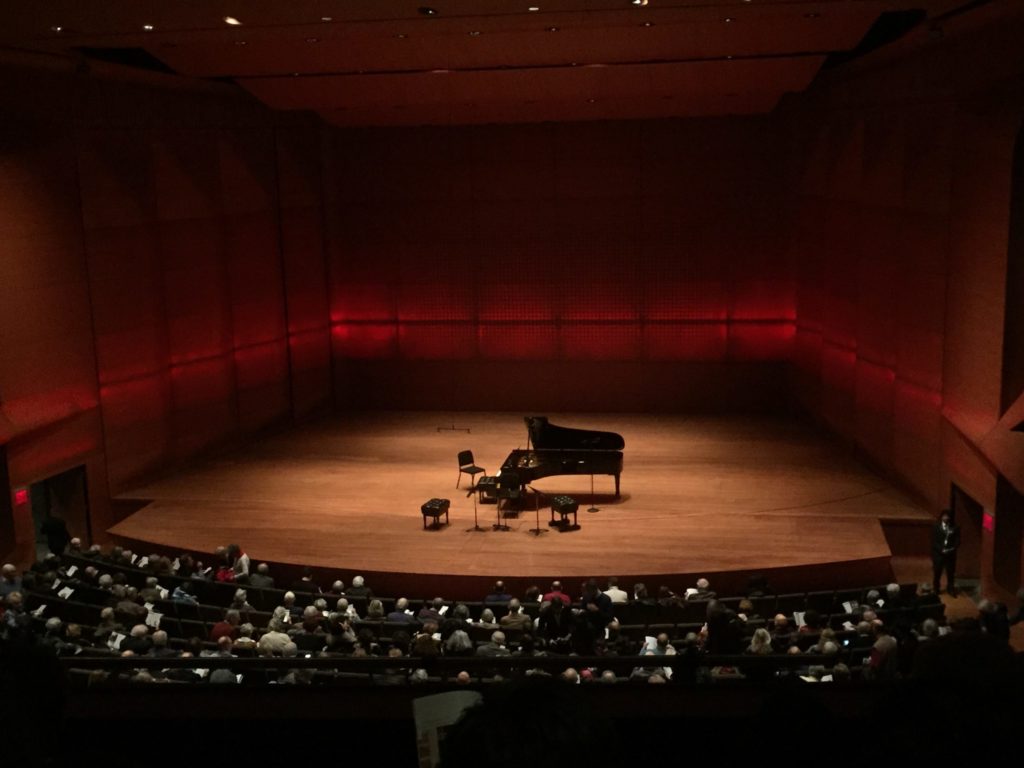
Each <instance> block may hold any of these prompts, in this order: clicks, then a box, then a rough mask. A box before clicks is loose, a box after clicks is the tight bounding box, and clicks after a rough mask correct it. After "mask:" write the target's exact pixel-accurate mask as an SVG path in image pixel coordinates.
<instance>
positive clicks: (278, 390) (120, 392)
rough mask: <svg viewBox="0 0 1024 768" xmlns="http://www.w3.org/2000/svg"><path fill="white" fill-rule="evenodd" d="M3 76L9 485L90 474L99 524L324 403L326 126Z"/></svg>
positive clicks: (0, 304) (0, 312)
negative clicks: (156, 477) (117, 505)
mask: <svg viewBox="0 0 1024 768" xmlns="http://www.w3.org/2000/svg"><path fill="white" fill-rule="evenodd" d="M0 77H2V78H3V83H4V85H7V84H11V85H12V89H11V91H9V92H13V93H15V94H16V98H15V99H13V100H11V101H5V103H4V105H3V108H4V110H5V114H4V125H3V129H2V130H0V169H2V172H0V236H2V238H3V240H4V242H5V243H6V244H7V245H6V246H5V250H4V255H3V257H2V258H0V413H2V417H0V431H2V434H0V438H2V439H3V441H4V442H5V443H8V444H9V448H8V455H9V461H10V466H11V483H12V485H13V486H15V487H18V486H24V485H26V484H28V483H31V482H33V481H35V480H38V479H41V478H43V477H46V476H48V475H51V474H54V473H56V472H59V471H62V470H63V469H66V468H68V467H70V466H75V465H77V464H83V463H84V464H86V465H87V466H88V468H89V487H90V495H91V496H92V497H93V498H92V499H91V500H92V501H93V506H94V509H93V510H92V517H93V526H94V529H95V530H97V531H102V530H104V529H105V527H106V524H107V523H109V522H110V519H111V512H110V507H109V504H108V503H107V499H108V496H109V494H112V493H117V492H118V491H119V490H122V489H124V488H125V487H126V486H127V485H129V484H130V483H131V482H132V481H133V480H134V479H136V478H138V477H140V476H143V475H146V474H149V473H152V472H153V471H156V470H158V469H161V468H163V467H166V466H167V465H169V464H174V463H177V462H180V461H182V460H184V459H187V458H189V457H191V456H194V455H196V454H197V453H199V452H201V451H203V450H206V449H208V448H210V447H212V446H216V445H221V444H224V443H228V442H231V441H233V440H237V439H240V438H242V437H244V436H246V435H251V434H254V433H256V432H259V431H261V430H264V429H267V428H272V427H275V426H278V425H282V424H286V423H288V422H289V421H290V420H291V419H293V418H303V417H306V416H309V415H311V414H313V413H316V412H318V411H323V410H325V409H326V408H328V407H329V406H330V402H331V398H332V392H331V389H330V373H331V366H330V358H329V346H328V338H329V332H328V327H329V313H328V311H327V300H326V295H327V294H326V266H325V260H324V251H323V238H322V237H321V235H320V229H321V227H320V221H321V220H322V195H321V190H322V183H321V178H320V131H321V128H320V125H319V122H318V121H315V120H307V119H303V118H301V117H299V118H296V119H288V120H283V119H282V120H277V119H275V116H274V115H273V114H272V113H271V112H270V111H269V110H267V109H265V108H263V107H262V106H260V105H258V104H256V103H255V102H253V101H251V100H249V99H248V98H246V97H241V96H239V95H237V94H235V93H233V92H232V91H230V90H229V89H225V88H213V89H209V90H206V91H204V90H182V89H180V88H168V87H164V86H163V85H162V84H161V83H159V82H155V83H152V84H145V85H142V84H132V83H125V82H121V83H118V82H114V81H103V80H93V79H89V78H84V79H81V80H77V79H76V78H74V77H72V76H70V75H62V74H59V73H44V72H31V73H28V72H24V71H17V70H6V71H4V72H3V73H2V75H0ZM26 81H29V82H31V83H33V87H32V88H30V89H28V88H24V87H23V84H24V83H25V82H26ZM17 84H21V85H22V87H20V88H19V87H14V86H15V85H17ZM57 105H62V106H61V108H58V107H57ZM15 515H16V518H18V519H19V520H20V526H21V528H20V535H19V536H18V538H19V540H20V541H25V540H27V538H28V534H29V531H28V530H27V528H26V525H27V524H28V523H29V520H28V518H27V517H26V516H27V515H28V510H27V509H16V511H15Z"/></svg>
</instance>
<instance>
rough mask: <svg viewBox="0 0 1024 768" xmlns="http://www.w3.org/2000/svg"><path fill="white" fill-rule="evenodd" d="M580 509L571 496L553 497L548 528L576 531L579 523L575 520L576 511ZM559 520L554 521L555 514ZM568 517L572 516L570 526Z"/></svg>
mask: <svg viewBox="0 0 1024 768" xmlns="http://www.w3.org/2000/svg"><path fill="white" fill-rule="evenodd" d="M579 508H580V505H579V502H577V501H576V499H574V498H572V496H555V497H554V498H552V499H551V522H549V523H548V525H549V526H551V527H553V528H558V530H559V531H578V530H579V529H580V525H579V522H578V520H577V518H576V511H577V510H578V509H579ZM556 512H557V513H558V515H559V519H558V520H555V513H556ZM569 515H572V524H571V525H570V523H569Z"/></svg>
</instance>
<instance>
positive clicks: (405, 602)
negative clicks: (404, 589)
mask: <svg viewBox="0 0 1024 768" xmlns="http://www.w3.org/2000/svg"><path fill="white" fill-rule="evenodd" d="M395 610H396V611H402V612H404V611H407V610H409V599H408V598H405V597H400V598H398V600H397V601H395Z"/></svg>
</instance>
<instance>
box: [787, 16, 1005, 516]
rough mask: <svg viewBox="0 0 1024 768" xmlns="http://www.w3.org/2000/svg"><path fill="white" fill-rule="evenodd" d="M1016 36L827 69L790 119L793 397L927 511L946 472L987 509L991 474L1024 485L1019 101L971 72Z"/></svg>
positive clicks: (972, 38) (994, 33)
mask: <svg viewBox="0 0 1024 768" xmlns="http://www.w3.org/2000/svg"><path fill="white" fill-rule="evenodd" d="M1018 33H1019V30H1018V31H1016V32H1015V31H1013V30H1009V29H1001V28H1000V27H999V25H998V24H995V25H993V26H992V27H991V28H989V29H984V30H981V31H978V30H973V31H972V32H971V33H970V34H966V35H965V36H964V37H962V38H958V39H952V40H951V41H950V42H949V44H948V45H936V46H933V47H931V48H930V49H928V50H926V51H924V52H916V53H917V55H913V56H902V57H901V56H899V55H894V56H893V57H892V61H891V62H889V63H885V62H884V61H883V63H880V64H879V65H878V66H876V67H867V66H866V67H862V68H861V69H860V70H859V71H854V72H852V73H849V74H847V75H845V76H844V75H842V74H836V75H834V76H831V77H824V78H822V80H821V81H820V82H819V84H818V86H817V87H816V88H815V89H813V90H812V91H811V92H810V93H808V94H807V95H806V96H805V97H803V98H802V99H801V100H799V101H798V102H794V103H793V104H792V105H791V107H790V110H789V112H788V113H787V115H786V116H785V117H786V118H787V119H792V121H793V125H794V129H793V132H792V141H793V145H792V147H791V154H792V157H794V159H795V162H796V163H798V164H799V168H800V178H799V181H798V184H797V202H796V210H797V212H796V216H795V220H794V226H793V233H792V238H791V248H792V253H793V256H794V259H795V261H796V263H797V264H798V275H799V289H798V300H797V334H796V366H795V367H796V371H797V374H796V390H797V393H798V396H799V397H800V399H801V401H802V402H803V404H804V405H805V406H806V407H807V408H808V409H809V410H810V411H812V412H813V413H815V414H817V415H818V416H819V417H820V418H821V419H822V420H823V421H824V422H826V423H827V424H828V425H829V426H831V427H832V428H833V429H835V430H836V431H837V432H839V433H840V434H842V435H844V436H846V437H847V438H849V439H850V440H852V441H853V442H855V443H856V444H857V445H858V446H859V447H860V448H861V449H862V450H863V451H864V452H865V453H866V454H867V455H868V456H870V457H871V458H872V459H873V460H874V461H875V463H876V464H877V465H878V466H880V467H882V468H884V469H885V470H887V471H890V472H891V473H892V474H894V475H896V476H898V477H900V478H902V479H903V480H904V481H906V482H907V483H908V484H909V486H910V487H911V488H913V489H914V490H916V491H917V492H918V493H919V494H920V495H921V496H923V497H924V498H926V499H927V500H928V502H929V503H930V505H931V506H932V507H933V508H935V509H938V508H941V507H943V506H946V505H947V504H948V499H949V487H950V483H951V482H954V483H956V484H957V485H959V486H960V487H961V488H963V489H964V490H966V491H967V492H968V493H969V494H970V495H972V496H973V497H974V498H975V499H977V500H978V501H980V502H981V503H982V504H984V505H985V506H986V508H987V509H988V510H989V511H991V510H992V509H993V508H994V506H995V489H996V478H997V475H998V474H999V472H1003V473H1004V474H1007V475H1011V474H1012V475H1013V476H1014V477H1015V482H1018V483H1020V482H1024V474H1022V473H1021V469H1020V468H1021V467H1024V441H1017V442H1016V444H1015V445H1013V446H1011V445H1010V443H1009V440H1011V439H1012V438H1009V437H1008V438H1006V439H1005V440H1004V439H1003V436H1005V435H1008V433H1007V432H1006V429H1005V428H1004V426H1002V425H1001V420H1002V419H1003V413H1002V411H1001V409H1000V380H1001V370H1002V368H1001V366H1002V346H1003V316H1004V296H1005V277H1006V267H1007V235H1008V231H1009V226H1008V222H1009V209H1010V206H1009V201H1010V172H1011V167H1012V162H1011V158H1012V149H1013V144H1014V141H1015V139H1016V136H1017V131H1018V129H1019V127H1020V125H1021V106H1020V99H1019V98H1014V97H1013V96H1012V93H1011V92H1002V91H1001V90H1000V89H998V88H994V89H992V90H989V89H990V88H991V86H990V85H988V82H989V81H987V80H986V79H985V75H986V74H988V75H991V74H992V73H991V72H988V73H979V72H978V70H977V69H976V67H975V62H978V61H985V62H986V64H985V67H986V68H987V69H991V70H998V68H999V67H1000V66H1003V67H1007V68H1008V69H1009V68H1014V71H1017V72H1019V62H1016V60H1015V59H1019V58H1020V57H1019V53H1017V52H1016V51H1017V50H1018V49H1017V48H1016V47H1014V46H1007V45H1006V43H1008V41H1009V39H1010V37H1011V36H1012V35H1014V34H1018ZM1003 38H1005V40H1004V39H1003ZM1000 51H1001V52H1003V53H1004V54H1005V56H1004V57H1003V58H1004V59H1005V58H1006V57H1007V56H1008V57H1011V58H1014V61H1008V60H1002V61H1001V60H1000V55H998V52H1000ZM1001 77H1005V75H1002V76H1001ZM993 79H996V80H998V79H999V78H995V77H993ZM1004 87H1005V86H1004ZM1011 91H1012V87H1011ZM997 438H998V439H999V440H1001V441H1002V442H1001V444H1000V445H999V446H996V445H995V443H996V441H997ZM978 534H980V532H978Z"/></svg>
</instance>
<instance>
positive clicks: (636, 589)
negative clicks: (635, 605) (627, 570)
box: [633, 582, 647, 600]
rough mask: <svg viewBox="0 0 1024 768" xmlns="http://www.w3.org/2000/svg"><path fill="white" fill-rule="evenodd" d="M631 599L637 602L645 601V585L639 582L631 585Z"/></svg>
mask: <svg viewBox="0 0 1024 768" xmlns="http://www.w3.org/2000/svg"><path fill="white" fill-rule="evenodd" d="M633 597H634V598H636V599H637V600H646V599H647V585H646V584H644V583H642V582H639V583H637V584H634V585H633Z"/></svg>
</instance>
